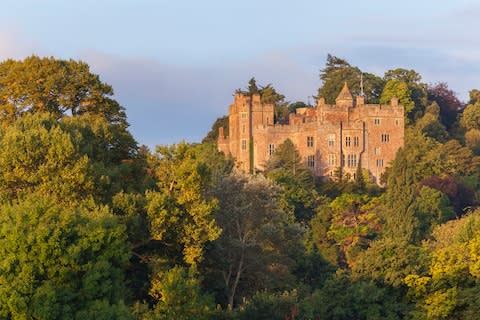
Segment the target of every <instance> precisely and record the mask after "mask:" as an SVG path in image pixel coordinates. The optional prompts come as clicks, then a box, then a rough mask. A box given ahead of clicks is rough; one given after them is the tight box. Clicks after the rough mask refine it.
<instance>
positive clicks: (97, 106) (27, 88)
mask: <svg viewBox="0 0 480 320" xmlns="http://www.w3.org/2000/svg"><path fill="white" fill-rule="evenodd" d="M112 95H113V89H112V87H111V86H110V85H108V84H105V83H103V82H101V81H100V78H99V76H98V75H95V74H92V73H90V68H89V66H88V65H87V64H86V63H84V62H78V61H74V60H59V59H55V58H53V57H50V58H39V57H37V56H30V57H28V58H26V59H25V60H23V61H17V60H11V59H9V60H6V61H4V62H2V63H0V119H1V120H4V121H14V120H16V119H18V118H19V117H20V116H21V115H23V114H25V113H28V112H50V113H52V114H54V115H55V116H56V117H62V116H64V115H66V114H71V115H74V116H76V115H82V114H93V115H101V116H102V117H104V118H105V119H107V121H108V122H109V123H117V124H121V125H122V126H124V127H126V126H127V125H128V124H127V122H126V116H125V112H124V108H123V107H122V106H120V105H119V104H118V102H116V101H115V100H113V99H112V98H111V96H112Z"/></svg>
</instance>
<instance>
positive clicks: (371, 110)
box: [218, 83, 404, 183]
mask: <svg viewBox="0 0 480 320" xmlns="http://www.w3.org/2000/svg"><path fill="white" fill-rule="evenodd" d="M274 108H275V107H274V105H273V104H263V103H261V101H260V96H259V95H253V96H251V97H250V96H249V95H245V94H242V93H237V94H236V95H235V97H234V101H233V104H232V105H230V108H229V133H230V135H229V136H228V137H225V136H224V131H223V128H220V132H219V138H218V149H219V150H220V151H222V152H224V153H225V154H230V155H232V156H233V157H234V158H235V160H236V162H237V165H238V166H239V167H240V168H241V169H243V170H244V171H246V172H253V171H257V170H263V169H264V166H265V163H266V161H267V160H268V159H269V158H270V157H271V155H272V154H273V153H274V152H275V148H276V147H278V146H279V145H280V144H281V143H282V142H283V141H285V140H286V139H287V138H289V139H290V140H292V142H293V143H294V144H295V145H296V147H297V149H298V151H299V153H300V155H301V157H302V159H303V160H304V162H305V164H306V165H307V167H309V168H311V170H312V171H313V172H314V174H315V175H317V176H322V177H333V176H334V175H335V172H336V171H337V170H338V168H341V169H342V172H343V174H344V175H347V176H350V177H351V178H354V176H355V173H356V170H357V167H358V165H359V164H360V165H361V166H362V168H363V169H364V170H366V171H367V172H368V173H369V176H370V178H371V181H372V182H376V183H379V179H380V176H381V174H382V173H383V172H384V171H385V168H386V167H387V166H388V165H389V164H390V162H391V161H393V159H394V158H395V154H396V152H397V150H398V149H399V148H400V147H402V146H403V138H404V108H403V106H401V105H399V104H398V100H397V99H396V98H393V99H392V101H391V102H390V104H389V105H379V104H365V97H364V96H358V97H356V98H355V99H354V98H353V97H352V95H351V93H350V91H349V89H348V87H347V84H346V83H345V85H344V87H343V89H342V91H341V92H340V94H339V95H338V97H337V99H336V103H335V104H334V105H328V104H326V103H325V100H324V99H323V98H319V99H318V101H317V106H316V108H299V109H297V110H296V113H294V114H290V116H289V121H288V124H277V123H274Z"/></svg>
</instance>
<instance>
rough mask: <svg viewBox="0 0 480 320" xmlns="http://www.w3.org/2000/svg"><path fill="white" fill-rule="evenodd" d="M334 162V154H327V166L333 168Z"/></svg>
mask: <svg viewBox="0 0 480 320" xmlns="http://www.w3.org/2000/svg"><path fill="white" fill-rule="evenodd" d="M335 162H336V157H335V154H334V153H329V154H328V165H329V166H330V167H334V166H335Z"/></svg>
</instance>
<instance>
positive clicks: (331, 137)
mask: <svg viewBox="0 0 480 320" xmlns="http://www.w3.org/2000/svg"><path fill="white" fill-rule="evenodd" d="M328 146H329V147H335V135H334V134H329V135H328Z"/></svg>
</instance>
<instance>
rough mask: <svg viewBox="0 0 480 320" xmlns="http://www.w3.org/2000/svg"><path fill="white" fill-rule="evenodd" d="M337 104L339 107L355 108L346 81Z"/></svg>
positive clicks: (336, 100)
mask: <svg viewBox="0 0 480 320" xmlns="http://www.w3.org/2000/svg"><path fill="white" fill-rule="evenodd" d="M335 103H336V105H337V106H347V107H352V106H353V97H352V94H351V93H350V90H349V89H348V85H347V82H346V81H345V84H344V85H343V88H342V91H340V94H339V95H338V97H337V99H335Z"/></svg>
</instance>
